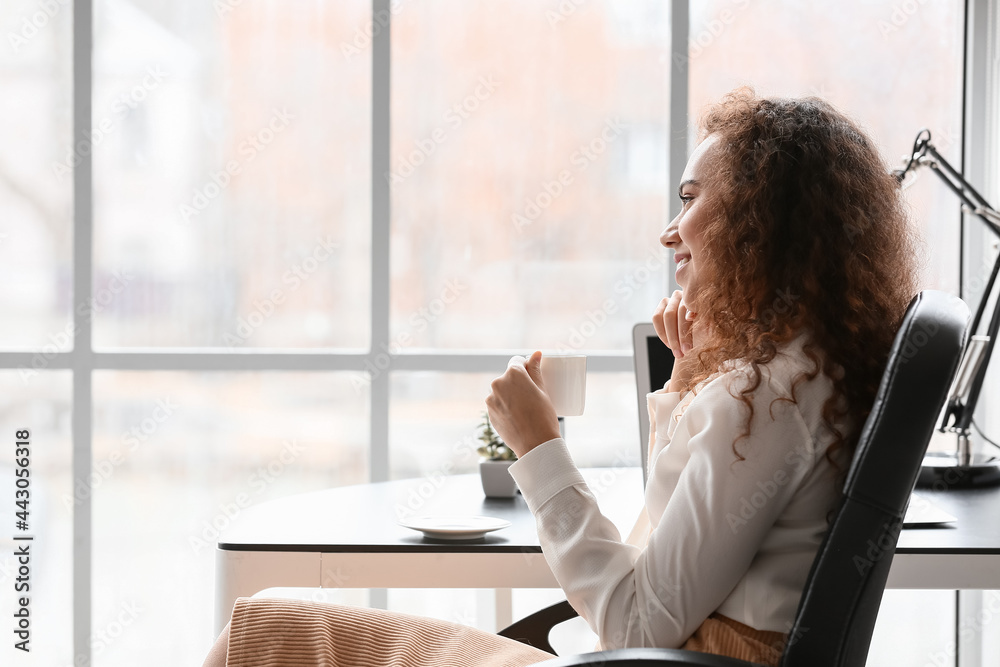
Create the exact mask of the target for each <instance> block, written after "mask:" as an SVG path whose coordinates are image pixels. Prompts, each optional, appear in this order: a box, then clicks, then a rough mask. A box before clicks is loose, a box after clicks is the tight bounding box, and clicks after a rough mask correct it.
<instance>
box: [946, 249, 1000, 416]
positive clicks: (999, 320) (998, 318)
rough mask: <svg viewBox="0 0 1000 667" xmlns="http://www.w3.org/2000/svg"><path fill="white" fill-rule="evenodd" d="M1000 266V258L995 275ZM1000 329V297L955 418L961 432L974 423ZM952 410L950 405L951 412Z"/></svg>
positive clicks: (984, 298)
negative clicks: (982, 349)
mask: <svg viewBox="0 0 1000 667" xmlns="http://www.w3.org/2000/svg"><path fill="white" fill-rule="evenodd" d="M997 268H1000V258H998V260H997V263H996V264H995V265H994V267H993V275H994V277H995V276H996V272H997V271H996V270H997ZM988 298H989V292H986V293H985V294H984V295H983V301H982V303H981V304H980V307H982V306H984V305H986V301H987V300H988ZM998 331H1000V299H997V301H996V303H995V304H994V305H993V316H992V317H990V326H989V328H988V329H987V331H986V335H987V336H989V340H988V341H987V342H986V350H985V351H984V352H983V363H982V364H980V366H979V370H977V371H976V377H975V379H974V380H973V381H972V385H971V387H970V388H969V400H968V401H967V402H966V404H965V405H963V406H962V407H961V410H960V411H959V412H958V414H957V416H956V419H955V429H957V430H958V431H959V432H961V433H968V432H969V426H970V425H971V424H972V413H973V412H975V410H976V402H977V401H978V400H979V392H980V391H981V390H982V388H983V383H984V382H985V381H986V369H987V368H988V367H989V365H990V355H992V354H993V347H994V345H995V344H996V342H997V332H998ZM950 411H951V409H950V407H949V412H950Z"/></svg>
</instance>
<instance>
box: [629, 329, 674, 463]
mask: <svg viewBox="0 0 1000 667" xmlns="http://www.w3.org/2000/svg"><path fill="white" fill-rule="evenodd" d="M632 354H633V355H634V362H635V394H636V401H637V402H638V408H639V435H640V437H641V438H642V441H641V442H640V443H639V448H640V452H641V457H642V480H643V482H645V481H646V458H647V455H648V452H647V449H648V447H647V445H648V444H649V413H648V412H647V410H646V394H648V393H649V392H651V391H656V390H658V389H663V385H665V384H666V383H667V380H669V379H670V372H671V371H672V370H673V368H674V353H673V352H671V351H670V348H668V347H667V346H666V345H664V344H663V341H661V340H660V337H659V336H657V335H656V330H655V329H653V324H652V323H651V322H643V323H640V324H636V325H635V327H633V329H632Z"/></svg>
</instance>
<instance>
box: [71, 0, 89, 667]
mask: <svg viewBox="0 0 1000 667" xmlns="http://www.w3.org/2000/svg"><path fill="white" fill-rule="evenodd" d="M92 57H93V6H92V0H76V1H75V2H74V3H73V93H72V94H73V146H87V145H89V133H90V131H91V105H92V101H91V91H92V88H93V68H92V66H91V65H92ZM77 153H78V157H79V158H80V162H79V164H77V165H76V168H74V169H73V300H72V303H74V304H83V303H89V301H90V297H91V293H92V290H93V278H92V276H93V271H92V269H93V213H94V210H93V160H92V159H91V158H92V155H91V151H82V150H81V151H78V152H77ZM90 312H91V311H90V310H89V309H86V308H74V309H73V314H72V317H73V324H74V330H73V352H72V353H71V359H72V362H73V408H72V415H73V416H72V430H73V433H72V438H73V463H72V466H73V488H74V489H75V488H79V485H81V484H83V485H85V484H86V480H87V479H88V476H89V474H90V468H91V457H92V454H91V438H92V433H91V415H92V393H91V392H92V384H91V377H92V368H93V357H92V355H91V350H92V349H93V346H92V337H91V333H92V332H91V317H90ZM92 509H93V507H92V503H91V497H90V496H89V495H88V496H87V497H86V498H81V499H80V501H79V502H78V503H76V505H75V507H74V509H73V664H75V665H76V664H84V665H88V664H91V647H90V644H91V615H92V614H91V610H92V600H91V591H92V585H91V584H92V582H91V571H92V567H91V560H92V556H93V531H92V521H91V516H92Z"/></svg>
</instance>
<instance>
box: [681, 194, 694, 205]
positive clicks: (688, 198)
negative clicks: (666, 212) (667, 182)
mask: <svg viewBox="0 0 1000 667" xmlns="http://www.w3.org/2000/svg"><path fill="white" fill-rule="evenodd" d="M680 197H681V201H682V202H684V203H685V204H686V203H688V202H689V201H692V200H693V199H694V197H693V196H691V195H681V196H680Z"/></svg>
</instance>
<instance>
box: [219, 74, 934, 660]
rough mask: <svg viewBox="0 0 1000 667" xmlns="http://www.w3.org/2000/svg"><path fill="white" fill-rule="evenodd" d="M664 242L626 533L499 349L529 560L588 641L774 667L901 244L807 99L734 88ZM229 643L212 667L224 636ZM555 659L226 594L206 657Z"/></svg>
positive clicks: (531, 372)
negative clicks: (658, 345)
mask: <svg viewBox="0 0 1000 667" xmlns="http://www.w3.org/2000/svg"><path fill="white" fill-rule="evenodd" d="M701 136H702V140H701V142H700V143H699V145H698V147H697V148H696V149H695V151H694V152H693V153H692V155H691V158H690V161H689V162H688V165H687V168H686V170H685V172H684V175H683V177H682V179H681V183H680V189H679V196H680V198H681V201H682V202H683V206H682V209H681V212H680V214H679V215H678V216H677V217H676V218H675V219H674V220H673V221H671V223H670V224H669V225H668V226H667V228H666V230H664V232H663V234H662V235H661V237H660V242H661V243H662V244H663V245H664V246H666V247H667V248H670V249H672V250H673V251H674V260H675V262H676V264H677V273H676V277H677V283H678V284H679V285H680V286H681V287H682V288H683V289H682V290H680V291H677V292H675V293H674V294H673V295H671V296H670V297H668V298H665V299H663V300H662V301H661V303H660V304H659V306H658V307H657V308H656V311H655V313H654V325H655V327H656V330H657V333H658V334H659V335H660V338H662V339H663V341H664V342H665V343H666V344H667V345H668V346H669V347H670V348H671V350H673V353H674V356H675V358H676V362H675V364H674V370H673V375H672V376H671V378H670V381H669V382H668V383H667V385H666V386H665V387H664V388H663V389H662V390H661V391H658V392H655V393H653V394H650V395H649V397H648V400H649V413H650V425H651V428H650V443H649V447H650V452H649V463H648V465H649V471H648V472H649V477H648V482H647V487H646V502H645V507H644V512H643V515H642V516H641V517H640V522H639V523H638V524H637V527H636V530H634V531H633V535H632V536H630V539H629V541H628V542H624V541H622V539H621V536H620V534H619V533H618V531H617V530H616V529H615V527H614V526H613V525H612V524H611V522H610V521H609V520H608V519H607V518H605V517H604V516H603V515H602V514H601V512H600V510H599V509H598V506H597V504H596V502H595V499H594V497H593V495H592V494H591V493H590V490H589V489H588V487H587V484H586V483H585V482H584V480H583V478H582V476H581V475H580V473H579V471H578V470H577V468H576V467H575V465H574V464H573V461H572V459H571V457H570V453H569V449H568V447H567V445H566V443H565V442H564V441H563V440H562V439H561V438H560V437H559V429H558V422H557V420H556V415H555V411H554V410H553V408H552V405H551V403H550V401H549V400H548V397H547V396H546V394H545V391H544V389H545V388H544V386H543V384H542V381H541V376H540V373H539V362H540V359H541V353H539V352H536V353H535V354H533V355H532V356H531V357H530V358H529V359H527V360H525V359H523V358H520V357H515V358H514V359H512V360H511V363H510V365H509V366H508V369H507V371H506V372H505V373H504V374H503V375H502V376H501V377H499V378H497V379H496V380H494V381H493V384H492V387H491V389H492V390H491V393H490V395H489V397H488V398H487V407H488V408H489V412H490V418H491V421H492V423H493V425H494V427H495V428H496V430H497V431H498V433H499V434H500V436H501V437H502V438H503V439H504V441H505V442H506V443H507V444H508V445H509V446H510V447H511V448H512V449H513V450H514V451H515V452H516V453H517V454H518V456H519V460H518V461H517V462H516V463H515V464H513V465H512V466H511V468H510V470H511V474H512V475H513V476H514V477H515V479H516V480H517V482H518V486H519V487H520V489H521V493H522V495H523V496H524V498H525V500H526V502H527V504H528V506H529V507H530V509H531V511H532V512H533V514H534V516H535V518H536V521H537V526H538V534H539V539H540V541H541V544H542V551H543V553H544V555H545V558H546V561H547V562H548V563H549V565H550V567H551V568H552V571H553V573H554V574H555V576H556V579H557V580H558V581H559V584H560V586H562V588H563V589H564V591H565V593H566V595H567V598H568V599H569V601H570V603H571V604H572V605H573V607H574V608H575V609H576V610H577V611H578V612H579V613H580V615H581V616H582V617H583V618H584V619H586V621H587V622H588V623H589V625H590V626H591V628H593V630H594V631H595V632H596V633H597V634H598V635H599V637H600V639H601V644H602V647H603V648H607V649H611V648H620V647H633V646H659V647H684V648H688V649H692V650H700V651H706V652H711V653H719V654H723V655H731V656H734V657H738V658H743V659H749V660H753V661H755V662H760V663H764V664H772V665H773V664H777V661H778V660H779V659H780V656H781V652H782V649H783V646H784V642H785V640H786V635H785V633H786V632H787V630H788V629H789V628H790V625H791V621H792V618H793V616H794V613H795V610H796V607H797V605H798V601H799V597H800V595H801V591H802V588H803V586H804V584H805V579H806V576H807V574H808V571H809V568H810V565H811V563H812V560H813V557H814V555H815V553H816V550H817V548H818V547H819V544H820V542H821V541H822V539H823V536H824V534H825V532H826V529H827V518H828V516H829V514H830V512H831V511H832V510H833V509H834V508H835V507H836V504H837V502H838V500H839V494H840V487H841V484H842V475H843V473H844V472H845V468H846V465H847V463H848V461H849V460H850V455H851V453H852V451H853V448H854V445H855V442H856V440H857V437H858V432H859V429H860V427H861V425H862V424H863V422H864V420H865V418H866V417H867V414H868V411H869V408H870V406H871V404H872V402H873V400H874V396H875V392H876V389H877V387H878V383H879V380H880V378H881V374H882V370H883V367H884V365H885V362H886V359H887V356H888V351H889V348H890V345H891V343H892V339H893V336H894V334H895V331H896V328H897V326H898V323H899V321H900V319H901V317H902V315H903V313H904V311H905V309H906V306H907V304H908V303H909V301H910V299H911V297H912V295H913V294H914V293H915V291H916V285H915V268H914V258H915V254H914V248H913V238H912V236H911V232H910V227H909V225H908V221H907V218H906V215H905V213H904V210H903V207H902V203H901V200H900V193H899V190H898V188H897V186H896V183H895V180H894V179H893V178H892V176H890V174H889V170H888V168H887V166H886V165H885V164H883V162H882V161H881V160H880V158H879V156H878V154H877V152H876V150H875V148H874V146H873V144H872V143H871V141H870V140H869V139H868V138H866V137H865V135H864V133H863V132H861V130H859V129H858V127H857V126H856V125H855V124H854V123H853V122H851V121H850V120H849V119H847V118H846V117H844V116H843V115H842V114H840V113H839V112H837V111H836V110H835V109H834V108H832V107H831V106H830V105H828V104H826V103H825V102H822V101H820V100H817V99H802V100H798V99H759V98H757V97H755V96H754V95H753V93H752V92H751V91H748V90H739V91H736V92H734V93H732V94H730V95H729V96H728V97H726V98H725V99H724V100H723V101H722V102H721V103H719V104H717V105H715V106H713V107H711V108H710V109H709V110H708V112H707V114H706V116H705V119H704V120H703V122H702V127H701ZM227 646H228V662H227V661H226V649H227ZM550 657H551V656H550V655H548V654H546V653H543V652H541V651H538V650H536V649H533V648H531V647H527V646H523V645H520V644H517V643H516V642H513V641H510V640H506V639H504V638H500V637H496V636H493V635H490V634H488V633H482V632H479V631H477V630H473V629H471V628H465V627H463V626H459V625H455V624H449V623H443V622H439V621H432V620H428V619H418V618H415V617H410V616H405V615H402V614H392V613H389V612H383V611H375V610H358V609H351V608H347V607H337V606H333V605H319V604H310V603H295V602H288V601H276V600H263V599H262V600H251V599H241V600H240V601H238V602H237V605H236V609H235V611H234V615H233V621H232V623H231V626H230V628H227V631H226V632H225V633H223V636H222V637H220V639H219V642H218V643H217V644H216V647H215V648H214V649H213V653H212V654H210V655H209V659H208V661H206V665H223V664H228V665H270V666H273V665H286V664H287V665H293V664H294V665H308V664H324V665H359V664H372V665H375V664H378V665H389V664H392V665H396V664H399V665H414V666H416V665H448V667H456V666H459V665H528V664H534V663H537V662H542V661H544V660H546V659H548V658H550Z"/></svg>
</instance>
